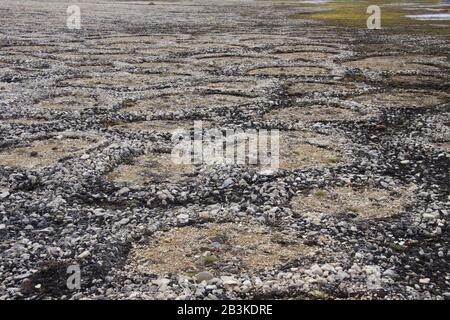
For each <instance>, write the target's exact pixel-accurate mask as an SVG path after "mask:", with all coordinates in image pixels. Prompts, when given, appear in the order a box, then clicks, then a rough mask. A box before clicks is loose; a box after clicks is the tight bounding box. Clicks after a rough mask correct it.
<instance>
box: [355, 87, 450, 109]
mask: <svg viewBox="0 0 450 320" xmlns="http://www.w3.org/2000/svg"><path fill="white" fill-rule="evenodd" d="M348 100H351V101H354V102H358V103H360V104H363V105H373V106H376V107H410V108H428V107H433V106H436V105H439V104H442V103H446V102H448V101H449V96H448V95H447V94H445V93H444V92H435V93H430V92H427V93H425V92H410V91H391V92H382V93H370V94H363V95H360V96H356V97H352V98H349V99H348Z"/></svg>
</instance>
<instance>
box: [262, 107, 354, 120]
mask: <svg viewBox="0 0 450 320" xmlns="http://www.w3.org/2000/svg"><path fill="white" fill-rule="evenodd" d="M358 115H359V114H358V113H357V112H354V111H351V110H349V109H344V108H336V107H327V106H321V105H314V106H308V107H289V108H283V109H275V110H272V111H270V112H269V113H267V114H265V115H264V116H263V119H264V120H280V121H284V122H299V121H301V122H303V121H304V122H314V121H336V120H352V119H355V117H357V116H358Z"/></svg>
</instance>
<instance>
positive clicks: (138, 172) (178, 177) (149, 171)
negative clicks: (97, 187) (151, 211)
mask: <svg viewBox="0 0 450 320" xmlns="http://www.w3.org/2000/svg"><path fill="white" fill-rule="evenodd" d="M193 172H194V167H193V166H192V165H190V164H176V163H175V162H174V161H173V160H172V158H171V154H167V153H162V154H146V155H143V156H140V157H138V158H136V159H132V160H131V161H130V162H129V163H127V164H122V165H120V166H118V167H117V168H116V169H114V170H113V171H112V172H111V173H110V174H109V175H108V179H109V180H111V181H113V182H116V183H124V184H130V185H144V184H146V183H161V182H170V183H177V182H180V181H182V180H184V179H186V178H188V177H189V175H191V174H193Z"/></svg>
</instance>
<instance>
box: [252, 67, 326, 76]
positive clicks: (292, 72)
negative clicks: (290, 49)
mask: <svg viewBox="0 0 450 320" xmlns="http://www.w3.org/2000/svg"><path fill="white" fill-rule="evenodd" d="M328 73H329V70H328V69H326V68H322V67H306V66H304V67H290V66H284V67H263V68H256V69H253V70H250V71H249V72H248V74H251V75H269V76H299V77H301V76H323V75H327V74H328Z"/></svg>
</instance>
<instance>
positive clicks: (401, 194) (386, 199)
mask: <svg viewBox="0 0 450 320" xmlns="http://www.w3.org/2000/svg"><path fill="white" fill-rule="evenodd" d="M410 196H411V194H410V192H409V191H408V190H407V189H406V188H397V189H396V190H395V191H389V190H385V189H378V188H373V187H370V188H365V189H355V188H352V187H349V186H348V187H338V188H334V189H331V190H313V191H311V192H309V193H308V194H299V195H297V196H295V197H294V198H293V199H292V201H291V205H292V209H293V210H294V211H295V212H297V213H298V214H300V215H302V216H303V217H305V218H306V219H308V220H310V221H311V222H315V223H319V222H320V219H321V218H322V217H323V216H325V215H339V214H351V215H354V216H355V217H358V218H361V219H374V218H386V217H391V216H393V215H395V214H399V213H400V212H401V211H402V209H403V208H404V207H405V206H406V205H407V204H408V203H409V201H410Z"/></svg>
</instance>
